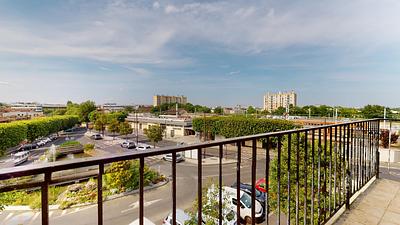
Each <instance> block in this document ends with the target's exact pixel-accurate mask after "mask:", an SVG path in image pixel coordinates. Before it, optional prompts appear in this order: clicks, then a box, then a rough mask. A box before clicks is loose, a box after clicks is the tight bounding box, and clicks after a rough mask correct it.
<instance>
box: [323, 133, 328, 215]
mask: <svg viewBox="0 0 400 225" xmlns="http://www.w3.org/2000/svg"><path fill="white" fill-rule="evenodd" d="M327 139H328V135H327V129H326V127H325V128H324V187H323V193H324V194H323V196H324V201H323V202H324V210H323V218H324V221H325V220H326V210H327V208H328V207H327V205H326V203H327V200H326V197H327V194H326V178H327V176H326V169H327V168H326V167H327V165H326V164H327V158H326V157H327V148H328V140H327Z"/></svg>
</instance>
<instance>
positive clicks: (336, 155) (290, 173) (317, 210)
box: [0, 119, 381, 225]
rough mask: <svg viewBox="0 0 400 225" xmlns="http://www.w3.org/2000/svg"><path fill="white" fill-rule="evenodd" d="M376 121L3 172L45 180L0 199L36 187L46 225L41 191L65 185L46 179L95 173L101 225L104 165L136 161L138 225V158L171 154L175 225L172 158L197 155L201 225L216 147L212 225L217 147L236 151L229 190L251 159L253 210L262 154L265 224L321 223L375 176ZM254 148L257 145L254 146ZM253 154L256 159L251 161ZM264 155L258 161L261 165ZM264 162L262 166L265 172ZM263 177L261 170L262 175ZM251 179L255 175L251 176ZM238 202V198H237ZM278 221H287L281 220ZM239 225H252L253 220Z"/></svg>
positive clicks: (1, 176)
mask: <svg viewBox="0 0 400 225" xmlns="http://www.w3.org/2000/svg"><path fill="white" fill-rule="evenodd" d="M380 121H381V120H378V119H373V120H364V121H358V122H350V123H341V124H335V125H329V126H320V127H314V128H308V129H297V130H288V131H279V132H273V133H265V134H258V135H251V136H244V137H237V138H230V139H225V140H220V141H212V142H205V143H200V144H193V145H182V146H176V147H166V148H159V149H151V150H146V151H142V152H137V151H135V152H131V153H123V154H119V155H113V156H109V157H91V158H81V159H75V160H70V161H64V162H53V163H46V164H36V165H28V166H20V167H14V168H6V169H1V170H0V181H5V180H9V179H12V178H19V177H23V176H31V175H41V176H43V175H44V179H43V180H41V181H38V182H33V183H24V184H7V185H3V186H1V187H0V192H7V191H11V190H18V189H27V188H38V187H39V188H40V189H41V216H42V218H41V219H42V224H44V225H47V224H49V204H48V202H49V201H48V190H49V186H50V185H54V184H57V183H60V182H65V181H66V180H65V179H62V178H60V179H54V178H52V174H54V173H55V172H58V171H64V170H69V169H77V168H83V167H88V166H97V167H98V174H97V185H98V188H97V223H98V224H100V225H101V224H103V214H104V211H103V186H102V185H103V174H104V167H105V165H106V164H108V163H112V162H117V161H123V160H133V159H137V160H139V162H140V171H139V174H140V177H139V180H140V182H139V192H138V194H139V223H140V225H143V223H144V182H143V174H144V163H145V158H147V157H151V156H157V155H164V154H168V153H172V163H171V173H172V175H171V177H172V178H171V179H172V180H171V196H172V204H171V206H168V207H171V210H172V217H173V219H172V223H173V225H176V202H177V200H176V199H177V192H176V184H177V176H176V173H177V170H176V168H177V162H176V154H177V153H178V152H183V151H187V150H193V149H197V178H196V180H197V199H198V205H197V208H198V209H197V223H198V225H202V217H203V215H204V214H203V212H202V209H203V203H202V199H203V198H202V197H203V195H204V194H205V193H203V181H202V177H203V169H202V168H203V167H202V163H203V161H202V160H203V154H204V153H203V151H202V149H206V148H210V147H214V148H215V147H216V148H217V149H218V153H219V154H218V158H219V167H218V170H219V176H218V188H219V195H218V201H219V208H218V212H219V218H218V219H217V220H216V221H218V223H219V225H222V223H223V217H222V211H223V209H222V201H223V199H222V186H223V180H222V161H223V160H222V159H223V149H224V145H233V146H235V154H236V155H237V156H236V175H235V176H236V185H237V187H236V188H237V190H240V186H239V185H240V183H241V165H242V163H243V160H242V150H243V148H244V147H243V146H246V145H247V147H246V149H247V150H249V152H251V156H252V157H251V159H249V160H250V161H251V178H250V179H251V186H252V191H251V201H252V204H251V205H252V206H254V205H255V203H256V201H257V200H256V189H255V186H256V177H257V163H258V160H257V156H258V155H260V153H261V154H262V155H263V160H264V161H263V162H264V163H265V172H264V173H263V174H262V176H261V177H263V178H265V181H266V185H267V186H268V188H267V192H266V194H265V202H266V204H264V206H263V207H264V212H265V217H267V218H266V220H265V222H266V224H268V223H270V221H269V220H268V216H269V215H270V213H271V212H272V213H273V214H274V215H275V216H276V223H277V224H280V223H281V222H282V223H286V224H299V223H303V224H324V223H326V222H327V221H329V220H330V219H331V218H332V217H333V216H334V215H335V214H336V213H337V212H338V211H339V210H340V209H341V208H343V207H346V208H349V205H350V198H351V197H352V196H353V195H355V194H356V193H357V192H358V191H359V190H360V189H361V188H363V187H364V186H365V185H366V184H367V183H368V182H369V181H370V180H371V179H373V178H374V177H376V178H378V177H379V152H378V149H379V123H380ZM260 143H261V146H262V147H260ZM257 153H258V154H257ZM264 154H265V159H264ZM264 163H263V165H264ZM263 170H264V169H263ZM258 177H260V175H259V174H258ZM236 199H240V192H239V191H237V192H236ZM240 210H241V205H240V204H236V213H237V224H241V223H243V222H244V221H243V219H244V218H242V219H241V216H240V215H241V214H240ZM281 214H283V215H285V217H284V218H285V220H286V221H281ZM255 215H256V212H255V207H252V208H251V218H255ZM246 222H249V223H251V224H252V225H254V224H255V223H256V222H257V221H256V220H255V219H250V220H247V221H246Z"/></svg>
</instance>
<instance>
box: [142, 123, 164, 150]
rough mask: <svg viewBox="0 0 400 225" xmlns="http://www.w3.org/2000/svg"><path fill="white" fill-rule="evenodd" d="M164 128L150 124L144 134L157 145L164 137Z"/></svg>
mask: <svg viewBox="0 0 400 225" xmlns="http://www.w3.org/2000/svg"><path fill="white" fill-rule="evenodd" d="M163 133H164V128H163V127H161V126H159V125H153V126H150V127H149V128H148V129H144V134H145V135H146V136H147V138H148V139H149V140H150V141H151V142H152V143H153V146H154V147H156V143H158V142H159V141H161V140H162V139H163Z"/></svg>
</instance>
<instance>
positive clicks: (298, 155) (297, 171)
mask: <svg viewBox="0 0 400 225" xmlns="http://www.w3.org/2000/svg"><path fill="white" fill-rule="evenodd" d="M296 139H297V146H296V225H297V224H299V192H300V181H299V179H300V178H299V167H300V165H299V162H300V133H299V132H297V136H296Z"/></svg>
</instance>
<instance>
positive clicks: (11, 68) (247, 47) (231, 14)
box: [0, 0, 400, 106]
mask: <svg viewBox="0 0 400 225" xmlns="http://www.w3.org/2000/svg"><path fill="white" fill-rule="evenodd" d="M398 12H400V2H399V1H397V0H379V1H378V0H376V1H372V0H353V1H345V0H343V1H341V0H340V1H284V0H276V1H258V0H252V1H235V0H230V1H198V2H196V1H161V0H160V1H150V0H149V1H147V0H146V1H145V0H141V1H124V0H102V1H84V0H81V1H80V0H68V1H67V0H59V1H57V0H42V1H39V0H35V1H24V0H2V1H0V102H14V101H38V102H49V103H63V102H66V101H67V100H72V101H76V102H81V101H84V100H86V99H92V100H95V101H96V102H98V103H104V102H117V103H140V104H151V98H152V95H154V94H171V95H181V94H182V95H186V96H188V98H189V101H190V102H192V103H195V104H205V105H209V106H216V105H223V106H233V105H236V104H241V105H245V106H247V105H255V106H262V99H263V94H264V93H265V92H268V91H279V90H282V91H284V90H295V91H296V92H297V93H298V99H299V104H300V105H306V104H330V105H343V106H363V105H365V104H382V105H387V106H399V105H400V104H399V102H398V99H399V98H398V96H399V95H398V86H399V83H400V63H399V62H400V25H399V22H400V13H398Z"/></svg>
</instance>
